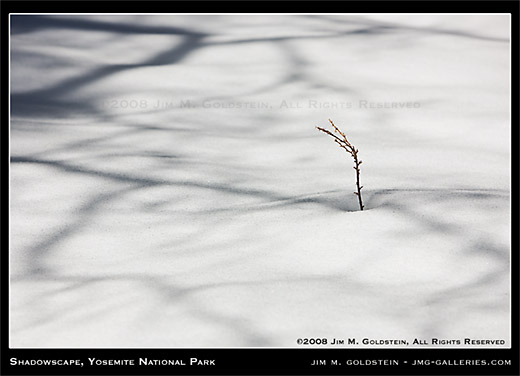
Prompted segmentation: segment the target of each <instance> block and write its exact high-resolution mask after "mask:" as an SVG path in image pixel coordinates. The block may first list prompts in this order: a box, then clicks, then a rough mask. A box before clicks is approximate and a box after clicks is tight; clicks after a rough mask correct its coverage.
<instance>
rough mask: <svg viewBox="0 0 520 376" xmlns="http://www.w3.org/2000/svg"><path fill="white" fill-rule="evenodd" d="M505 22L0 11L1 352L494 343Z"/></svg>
mask: <svg viewBox="0 0 520 376" xmlns="http://www.w3.org/2000/svg"><path fill="white" fill-rule="evenodd" d="M509 22H510V21H509V16H507V15H487V16H486V15H473V16H446V15H445V16H439V15H422V16H421V15H407V16H398V15H394V16H390V15H371V16H368V15H366V16H365V15H293V16H290V15H276V16H262V15H250V16H244V15H242V16H239V15H235V16H231V15H213V16H185V15H184V16H181V15H171V16H152V15H142V16H135V15H121V16H80V15H70V16H12V18H11V32H12V35H11V93H12V96H11V124H10V142H11V169H10V184H11V197H10V210H11V212H10V213H11V214H10V235H11V238H10V239H11V244H10V276H11V284H10V289H11V294H10V304H11V311H10V312H11V321H10V326H11V337H10V344H11V346H12V347H297V345H296V339H297V338H302V337H307V338H312V337H319V338H328V339H329V340H330V339H332V338H340V339H341V338H344V339H346V338H354V337H355V338H356V339H358V340H359V341H361V339H362V338H370V339H406V340H409V341H413V339H414V338H419V339H425V340H430V339H431V338H434V337H435V338H440V339H464V338H472V339H503V340H505V345H504V346H506V347H508V346H509V345H510V190H509V187H510V167H511V166H510V123H509V121H510V119H509V111H510V108H509V79H510V74H509V72H510V64H509V59H510V45H509ZM125 101H126V102H125ZM188 101H189V103H190V107H188V106H187V103H188ZM392 102H394V103H397V102H399V103H403V102H405V103H407V102H410V103H409V104H408V105H409V106H411V108H410V107H405V108H391V106H392ZM157 103H159V104H160V106H159V108H156V107H157V106H156V105H157ZM368 103H372V105H373V106H375V107H377V106H378V105H380V106H383V108H366V107H365V104H366V106H368ZM398 105H399V104H398ZM384 106H390V108H384ZM130 107H135V108H130ZM328 118H331V119H333V120H334V121H335V123H336V124H337V125H338V126H339V127H340V128H341V129H343V131H345V132H346V133H347V135H348V137H349V138H350V140H351V141H352V143H354V145H356V146H357V147H358V148H359V150H360V151H359V155H360V158H361V159H362V160H363V161H364V163H363V165H362V166H361V183H362V184H363V185H364V186H365V188H364V190H363V199H364V201H365V205H366V209H365V211H363V212H360V211H359V210H358V209H359V208H358V206H357V199H356V196H355V195H354V194H353V193H352V192H353V191H354V189H355V185H354V181H355V180H354V170H352V166H353V164H352V160H351V158H350V156H349V155H348V154H346V153H345V152H344V151H343V150H341V149H340V148H338V147H337V145H335V144H334V142H333V141H332V139H331V138H330V137H328V136H327V135H325V134H322V133H319V132H318V131H317V130H316V129H315V128H314V127H315V126H316V125H319V126H322V127H323V126H327V125H328V121H327V119H328ZM359 346H360V347H362V344H359ZM363 347H366V346H363ZM372 347H373V346H372Z"/></svg>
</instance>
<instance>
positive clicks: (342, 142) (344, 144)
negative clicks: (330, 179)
mask: <svg viewBox="0 0 520 376" xmlns="http://www.w3.org/2000/svg"><path fill="white" fill-rule="evenodd" d="M329 122H330V124H331V125H332V127H333V128H334V133H338V134H339V135H340V136H341V137H338V136H336V135H335V134H334V133H332V132H331V131H329V130H328V129H325V128H321V127H316V129H317V130H319V131H320V132H323V133H326V134H328V135H329V136H331V137H333V138H334V142H335V143H336V144H338V146H339V147H340V148H342V149H345V151H346V152H347V153H349V154H350V155H351V156H352V158H353V159H354V167H353V168H354V170H356V188H357V192H354V194H355V195H356V196H357V197H358V201H359V209H360V210H363V208H364V207H365V206H364V205H363V199H362V197H361V189H362V188H363V186H362V185H361V184H360V183H359V174H360V168H359V166H360V165H361V163H363V161H362V160H360V159H358V152H359V149H356V147H355V146H354V145H352V144H351V143H350V142H349V140H348V139H347V136H345V133H343V132H342V131H341V130H340V129H339V128H338V127H336V125H335V124H334V123H333V122H332V120H330V119H329Z"/></svg>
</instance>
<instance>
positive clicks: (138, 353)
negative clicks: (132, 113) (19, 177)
mask: <svg viewBox="0 0 520 376" xmlns="http://www.w3.org/2000/svg"><path fill="white" fill-rule="evenodd" d="M519 5H520V3H519V2H518V1H475V2H469V1H441V2H434V1H425V2H412V1H397V2H390V1H368V2H361V1H355V2H344V1H343V2H331V1H325V2H319V3H318V2H316V3H315V2H297V3H296V2H293V3H288V4H282V3H281V2H264V3H260V2H247V3H246V2H218V3H217V2H198V1H196V2H190V3H188V2H172V1H148V2H144V1H143V2H139V1H125V2H122V1H112V2H110V1H109V2H105V1H94V2H86V1H79V2H66V1H53V2H44V1H17V2H16V1H3V2H2V3H0V8H1V20H0V25H1V26H0V27H1V30H2V36H1V38H2V39H1V40H2V52H1V53H2V76H1V77H2V78H1V80H2V83H3V85H2V94H3V96H2V124H3V127H2V137H1V140H2V141H1V149H2V151H1V155H2V156H3V159H2V164H1V165H0V166H1V167H0V168H1V169H2V179H3V187H4V188H7V189H5V190H2V202H1V204H0V205H2V209H4V210H2V215H3V216H4V221H2V226H1V234H2V236H1V238H2V242H3V244H2V245H3V247H2V250H3V251H2V252H1V265H2V266H1V274H0V280H1V296H2V302H1V307H2V312H1V316H0V317H1V332H2V333H3V335H2V336H1V339H0V341H1V353H0V354H1V358H0V374H1V375H89V374H97V375H105V374H106V375H112V374H126V375H140V374H143V375H144V374H147V375H163V374H186V375H188V374H190V375H203V374H212V375H213V374H228V375H237V374H242V375H247V374H249V375H260V374H271V375H274V374H286V375H296V374H302V375H311V374H323V375H333V374H350V375H353V374H359V375H386V374H401V375H416V374H423V375H434V374H443V375H519V374H520V368H519V358H518V356H519V355H518V354H519V336H518V334H519V328H518V317H519V314H520V312H519V303H518V285H519V278H518V275H519V271H518V265H519V259H518V233H517V232H516V230H517V227H516V226H517V224H518V222H517V221H518V199H517V193H518V192H517V191H518V183H517V180H516V177H517V175H518V171H517V170H518V164H517V163H518V157H519V154H518V148H517V147H516V145H517V141H518V134H517V133H516V132H517V128H516V127H517V126H518V124H519V117H518V112H519V111H518V109H519V105H518V83H519V77H518V67H519V61H518V39H519V25H518V15H519ZM282 9H291V10H292V11H293V12H299V13H305V12H316V13H333V12H338V13H339V12H344V13H371V12H375V13H429V12H435V13H511V15H512V18H511V21H512V39H511V45H512V61H511V64H512V65H511V67H512V71H511V79H512V95H511V114H512V118H511V133H512V137H511V143H512V145H511V150H512V155H511V157H512V160H511V168H512V170H511V188H512V196H511V207H512V213H511V215H512V226H513V228H512V242H511V249H512V256H511V262H512V276H511V277H512V290H511V292H512V302H513V304H512V308H511V314H512V317H511V324H512V341H511V344H512V348H511V349H420V350H419V349H345V348H342V349H326V350H324V349H305V348H301V349H171V350H168V349H10V348H9V347H8V327H9V325H8V323H9V322H8V296H9V287H8V278H9V270H8V263H9V262H8V250H9V233H8V228H9V227H8V223H9V222H8V221H9V215H8V211H9V192H8V189H9V188H8V187H9V182H8V169H9V136H8V124H9V113H8V98H9V88H8V81H9V71H8V58H9V22H8V17H9V14H10V13H133V12H135V13H152V12H153V13H163V12H164V13H177V12H179V13H180V12H190V13H197V12H200V11H204V12H205V13H212V12H226V13H234V12H243V13H254V12H262V13H266V12H269V10H270V11H272V12H280V11H281V10H282ZM515 126H516V127H515ZM324 351H325V352H326V353H325V352H324ZM418 351H419V352H418ZM172 353H175V355H174V356H172ZM325 354H326V355H325ZM418 354H420V356H418ZM12 357H16V358H19V359H82V360H83V361H84V363H85V367H83V368H79V367H70V366H53V367H51V366H49V367H36V366H11V365H10V363H9V359H10V358H12ZM88 357H96V358H99V359H111V358H112V359H137V358H139V357H149V358H156V359H162V358H165V359H168V358H175V359H189V358H191V357H196V358H199V359H216V362H215V363H216V365H215V366H197V367H195V366H194V367H189V366H187V367H182V368H172V367H171V366H153V367H151V366H133V367H130V366H96V367H89V366H87V364H88V362H87V358H88ZM324 358H325V359H338V360H340V361H344V360H346V359H395V360H399V362H400V365H399V366H369V367H367V366H349V367H346V366H332V365H330V364H329V365H327V366H320V367H319V368H318V369H316V368H313V367H311V366H310V363H311V361H312V360H313V359H324ZM416 358H422V359H431V360H433V359H443V360H451V361H452V362H453V361H457V360H459V359H486V360H488V361H489V360H491V359H510V360H511V361H512V364H511V365H510V366H494V367H493V366H482V365H473V366H471V365H469V366H455V365H452V366H449V365H442V366H436V365H434V364H431V365H429V366H421V367H420V368H417V367H413V366H411V365H410V361H412V360H413V359H416ZM405 360H408V361H409V363H408V364H403V362H404V361H405ZM317 372H319V373H317Z"/></svg>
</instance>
